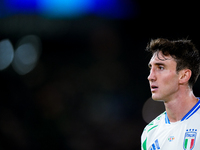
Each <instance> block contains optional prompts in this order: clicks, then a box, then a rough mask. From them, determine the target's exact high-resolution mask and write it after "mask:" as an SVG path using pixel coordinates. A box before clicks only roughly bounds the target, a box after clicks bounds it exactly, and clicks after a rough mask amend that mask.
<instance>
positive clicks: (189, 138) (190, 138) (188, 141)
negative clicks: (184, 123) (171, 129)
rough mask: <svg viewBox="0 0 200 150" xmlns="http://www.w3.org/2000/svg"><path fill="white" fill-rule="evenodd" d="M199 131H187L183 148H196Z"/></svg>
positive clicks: (189, 149) (186, 149)
mask: <svg viewBox="0 0 200 150" xmlns="http://www.w3.org/2000/svg"><path fill="white" fill-rule="evenodd" d="M196 135H197V129H187V130H186V132H185V137H184V142H183V148H184V150H192V149H193V148H194V146H195V141H196Z"/></svg>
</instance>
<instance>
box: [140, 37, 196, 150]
mask: <svg viewBox="0 0 200 150" xmlns="http://www.w3.org/2000/svg"><path fill="white" fill-rule="evenodd" d="M147 51H149V52H151V53H152V58H151V60H150V62H149V68H150V74H149V76H148V80H149V84H150V89H151V93H152V99H153V100H155V101H163V102H164V105H165V109H166V111H165V112H164V113H162V114H161V115H159V116H158V117H157V118H156V119H154V120H153V121H152V122H151V123H149V124H148V125H147V126H146V127H145V129H144V131H143V133H142V136H141V149H142V150H200V101H199V98H197V97H195V96H194V94H193V90H192V87H193V85H194V83H195V82H196V80H197V78H198V76H199V74H200V57H199V52H198V50H197V49H196V48H195V46H194V44H193V43H192V42H191V41H189V40H177V41H169V40H167V39H156V40H152V41H151V42H150V43H149V44H148V46H147ZM155 109H156V108H155Z"/></svg>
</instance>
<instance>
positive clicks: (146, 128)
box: [143, 111, 166, 133]
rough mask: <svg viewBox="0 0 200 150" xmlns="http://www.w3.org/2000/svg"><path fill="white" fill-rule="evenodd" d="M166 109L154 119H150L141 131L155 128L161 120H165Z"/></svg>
mask: <svg viewBox="0 0 200 150" xmlns="http://www.w3.org/2000/svg"><path fill="white" fill-rule="evenodd" d="M165 115H166V111H165V112H163V113H162V114H160V115H159V116H157V117H156V118H155V119H154V120H152V121H151V122H150V123H149V124H148V125H146V127H145V128H144V131H143V132H146V133H148V132H150V131H151V130H152V129H154V128H156V127H157V126H158V125H159V124H160V122H161V121H163V120H165Z"/></svg>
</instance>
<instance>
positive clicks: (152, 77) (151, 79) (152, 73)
mask: <svg viewBox="0 0 200 150" xmlns="http://www.w3.org/2000/svg"><path fill="white" fill-rule="evenodd" d="M147 79H148V80H149V81H155V80H156V75H155V72H154V71H153V69H151V71H150V73H149V76H148V77H147Z"/></svg>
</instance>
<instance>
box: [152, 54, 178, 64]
mask: <svg viewBox="0 0 200 150" xmlns="http://www.w3.org/2000/svg"><path fill="white" fill-rule="evenodd" d="M156 63H164V64H167V63H175V64H176V61H175V59H174V58H173V57H172V56H171V55H164V54H163V53H162V52H161V51H158V52H155V53H154V54H153V56H152V57H151V60H150V62H149V65H153V64H156Z"/></svg>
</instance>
